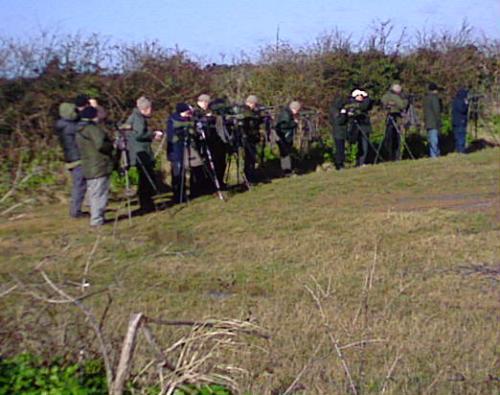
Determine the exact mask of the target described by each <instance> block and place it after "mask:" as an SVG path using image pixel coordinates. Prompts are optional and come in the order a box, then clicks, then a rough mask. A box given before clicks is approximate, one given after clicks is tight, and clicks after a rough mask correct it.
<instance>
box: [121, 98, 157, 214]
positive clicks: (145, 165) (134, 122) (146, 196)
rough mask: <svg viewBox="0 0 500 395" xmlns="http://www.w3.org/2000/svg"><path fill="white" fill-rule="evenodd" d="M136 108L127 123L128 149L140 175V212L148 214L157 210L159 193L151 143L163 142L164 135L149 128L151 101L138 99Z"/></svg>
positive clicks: (131, 161)
mask: <svg viewBox="0 0 500 395" xmlns="http://www.w3.org/2000/svg"><path fill="white" fill-rule="evenodd" d="M136 105H137V106H136V108H134V110H133V111H132V114H130V116H129V117H128V119H127V121H126V122H125V125H126V127H127V128H128V129H129V133H128V136H127V149H128V154H129V161H130V166H135V167H136V168H137V172H138V173H139V185H138V188H137V195H138V196H139V205H140V209H139V212H141V213H148V212H151V211H154V210H155V205H154V202H153V196H154V195H155V193H156V192H157V188H156V184H155V175H154V166H155V158H154V154H153V150H152V148H151V143H152V142H153V140H157V141H159V140H161V139H162V136H163V133H162V132H161V131H159V130H157V131H151V130H149V128H148V119H149V118H150V117H151V114H152V111H153V105H152V103H151V101H150V100H149V99H148V98H146V97H144V96H141V97H140V98H139V99H137V102H136Z"/></svg>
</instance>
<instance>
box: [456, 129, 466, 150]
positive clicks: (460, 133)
mask: <svg viewBox="0 0 500 395" xmlns="http://www.w3.org/2000/svg"><path fill="white" fill-rule="evenodd" d="M453 136H454V137H455V151H456V152H459V153H462V154H463V153H464V152H465V139H466V136H467V127H466V126H453Z"/></svg>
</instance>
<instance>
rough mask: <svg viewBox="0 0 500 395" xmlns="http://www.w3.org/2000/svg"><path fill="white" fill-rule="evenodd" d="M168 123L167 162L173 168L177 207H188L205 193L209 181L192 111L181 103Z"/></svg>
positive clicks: (172, 183) (173, 186)
mask: <svg viewBox="0 0 500 395" xmlns="http://www.w3.org/2000/svg"><path fill="white" fill-rule="evenodd" d="M175 108H176V111H175V113H173V114H172V115H170V117H169V118H168V120H167V160H168V161H169V162H170V164H171V166H170V167H171V171H172V182H171V185H172V189H173V192H174V196H173V201H174V203H186V202H187V201H188V200H189V199H191V198H195V197H197V196H199V195H200V194H201V193H202V187H203V185H204V181H205V179H206V174H205V171H204V168H203V161H202V159H201V156H200V154H199V151H198V146H197V144H196V140H195V138H196V135H195V128H194V122H193V109H192V108H191V106H189V105H188V104H187V103H178V104H177V105H176V106H175Z"/></svg>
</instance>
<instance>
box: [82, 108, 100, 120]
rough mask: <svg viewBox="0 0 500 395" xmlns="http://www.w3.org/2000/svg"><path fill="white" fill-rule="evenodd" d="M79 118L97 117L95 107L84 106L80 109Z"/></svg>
mask: <svg viewBox="0 0 500 395" xmlns="http://www.w3.org/2000/svg"><path fill="white" fill-rule="evenodd" d="M80 118H82V119H95V118H97V108H95V107H91V106H88V107H85V108H84V109H83V110H82V111H80Z"/></svg>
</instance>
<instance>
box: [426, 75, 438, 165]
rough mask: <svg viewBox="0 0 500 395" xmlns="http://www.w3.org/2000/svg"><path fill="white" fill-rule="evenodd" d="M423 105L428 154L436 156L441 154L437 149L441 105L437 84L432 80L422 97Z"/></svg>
mask: <svg viewBox="0 0 500 395" xmlns="http://www.w3.org/2000/svg"><path fill="white" fill-rule="evenodd" d="M423 105H424V122H425V128H426V129H427V141H428V144H429V156H430V157H431V158H437V157H438V156H439V155H440V154H441V153H440V151H439V129H440V128H441V112H442V106H441V100H440V99H439V96H438V86H437V85H436V84H435V83H433V82H431V83H430V84H429V92H428V93H427V95H426V96H425V97H424V103H423Z"/></svg>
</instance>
